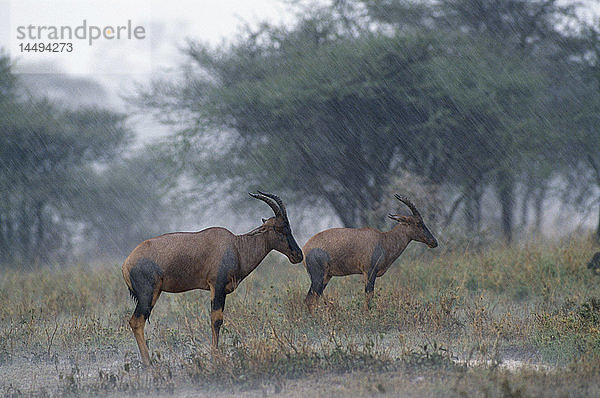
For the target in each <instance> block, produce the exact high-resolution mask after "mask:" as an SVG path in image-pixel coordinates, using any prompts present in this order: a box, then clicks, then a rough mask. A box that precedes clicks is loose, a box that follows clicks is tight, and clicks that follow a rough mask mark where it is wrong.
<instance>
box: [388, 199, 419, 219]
mask: <svg viewBox="0 0 600 398" xmlns="http://www.w3.org/2000/svg"><path fill="white" fill-rule="evenodd" d="M394 196H395V197H396V199H398V200H399V201H400V202H402V203H404V204H405V205H407V206H408V208H409V209H410V211H412V213H413V215H414V216H417V217H419V218H422V217H421V213H419V210H417V207H416V206H415V205H414V204H413V202H411V201H410V200H408V198H407V197H406V196H400V195H398V194H395V195H394Z"/></svg>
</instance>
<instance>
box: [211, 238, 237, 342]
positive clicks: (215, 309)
mask: <svg viewBox="0 0 600 398" xmlns="http://www.w3.org/2000/svg"><path fill="white" fill-rule="evenodd" d="M236 267H237V257H236V256H235V254H234V253H233V251H232V250H231V249H227V251H226V252H225V255H224V256H223V258H222V259H221V264H220V265H219V271H218V272H217V280H216V281H215V286H214V289H215V295H214V297H213V299H212V300H211V302H210V320H211V328H212V332H213V346H214V347H217V346H218V344H219V330H220V329H221V325H223V310H224V308H225V296H226V295H227V292H226V289H225V288H226V286H227V283H228V282H229V275H230V273H231V272H232V271H234V270H235V268H236Z"/></svg>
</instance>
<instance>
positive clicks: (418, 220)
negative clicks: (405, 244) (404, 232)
mask: <svg viewBox="0 0 600 398" xmlns="http://www.w3.org/2000/svg"><path fill="white" fill-rule="evenodd" d="M394 196H395V197H396V199H398V200H399V201H400V202H402V203H404V204H405V205H406V206H408V208H409V209H410V210H411V211H412V215H411V216H403V215H400V214H389V215H388V217H389V218H391V219H392V220H394V221H397V222H399V223H402V224H406V225H407V226H409V229H408V237H409V238H411V239H412V240H415V241H417V242H422V243H425V244H426V245H427V246H429V247H431V248H434V247H437V245H438V243H437V240H436V239H435V238H434V236H433V234H432V233H431V231H429V229H428V228H427V226H426V225H425V222H424V221H423V217H421V214H420V213H419V211H418V210H417V207H416V206H415V205H414V204H413V203H412V202H411V201H410V200H408V199H407V198H406V197H404V196H400V195H398V194H396V195H394Z"/></svg>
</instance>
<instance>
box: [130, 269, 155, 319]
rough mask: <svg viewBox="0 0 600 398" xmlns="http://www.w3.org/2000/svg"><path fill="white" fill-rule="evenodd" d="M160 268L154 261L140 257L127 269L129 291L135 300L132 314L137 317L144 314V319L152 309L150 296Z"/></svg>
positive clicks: (152, 293)
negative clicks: (129, 283)
mask: <svg viewBox="0 0 600 398" xmlns="http://www.w3.org/2000/svg"><path fill="white" fill-rule="evenodd" d="M162 274H163V271H162V269H161V268H160V267H159V266H158V264H156V263H155V262H154V261H152V260H149V259H147V258H142V259H140V260H138V262H137V263H136V264H135V265H134V266H133V268H131V271H129V280H130V281H131V290H130V293H131V295H132V296H133V298H134V299H135V300H136V301H137V305H136V306H135V311H134V312H133V314H134V315H135V316H137V317H139V316H142V315H143V316H144V319H146V320H147V319H148V318H149V317H150V312H151V311H152V297H153V295H154V290H155V288H156V284H157V282H158V280H159V278H160V277H161V276H162Z"/></svg>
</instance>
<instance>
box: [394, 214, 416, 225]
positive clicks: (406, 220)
mask: <svg viewBox="0 0 600 398" xmlns="http://www.w3.org/2000/svg"><path fill="white" fill-rule="evenodd" d="M388 217H389V218H391V219H392V220H394V221H397V222H399V223H403V224H412V220H411V218H410V217H407V216H401V215H399V214H388Z"/></svg>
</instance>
